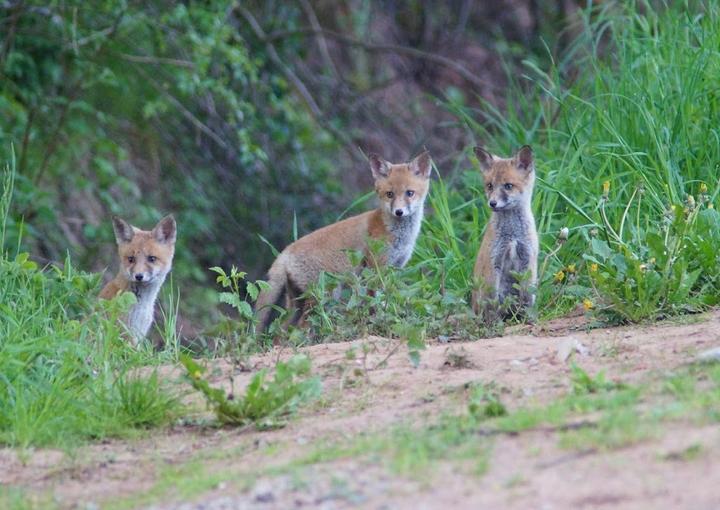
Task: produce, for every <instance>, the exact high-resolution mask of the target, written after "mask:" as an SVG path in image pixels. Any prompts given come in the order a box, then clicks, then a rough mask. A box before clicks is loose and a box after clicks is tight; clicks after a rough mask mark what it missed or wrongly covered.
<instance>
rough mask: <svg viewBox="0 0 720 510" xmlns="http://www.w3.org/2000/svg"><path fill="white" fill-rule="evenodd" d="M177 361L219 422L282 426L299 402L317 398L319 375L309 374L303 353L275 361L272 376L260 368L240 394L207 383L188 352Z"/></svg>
mask: <svg viewBox="0 0 720 510" xmlns="http://www.w3.org/2000/svg"><path fill="white" fill-rule="evenodd" d="M180 362H181V363H182V364H183V366H184V367H185V369H186V370H187V377H188V380H189V381H190V383H191V384H192V386H193V388H195V389H196V390H198V391H199V392H201V393H202V394H203V395H204V396H205V399H206V400H207V403H208V406H209V407H211V408H212V409H213V411H214V412H215V415H216V416H217V418H218V420H219V421H220V422H221V423H227V424H232V425H239V426H248V425H254V426H256V427H258V428H261V429H268V428H277V427H282V426H284V425H285V423H286V420H287V419H288V418H289V417H290V416H292V415H293V414H294V413H295V412H296V410H297V408H298V407H299V406H300V405H301V404H304V403H306V402H308V401H311V400H314V399H316V398H317V397H319V395H320V392H321V384H320V379H318V378H317V377H310V375H309V374H310V359H309V358H308V357H307V356H304V355H296V356H293V357H292V358H290V359H289V360H288V361H287V362H278V364H277V365H276V366H275V376H274V378H273V379H272V380H267V371H266V370H260V371H259V372H257V373H256V374H255V375H253V377H252V380H251V381H250V384H248V387H247V389H246V390H245V394H244V395H243V396H241V397H237V396H235V395H234V394H232V393H231V394H227V393H226V392H224V391H223V390H221V389H219V388H213V387H212V386H210V384H209V383H208V381H206V380H205V379H204V378H203V373H204V372H205V369H204V368H203V367H201V366H200V365H198V364H197V363H195V362H194V361H193V360H192V358H190V357H189V356H187V355H182V356H181V357H180Z"/></svg>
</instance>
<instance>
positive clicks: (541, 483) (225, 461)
mask: <svg viewBox="0 0 720 510" xmlns="http://www.w3.org/2000/svg"><path fill="white" fill-rule="evenodd" d="M688 320H689V321H691V322H688V323H686V324H677V323H675V324H661V325H653V326H643V327H622V328H613V329H597V330H592V331H589V332H584V331H571V330H569V329H568V328H566V329H565V330H564V331H563V330H562V328H560V330H558V328H557V326H558V325H557V324H554V325H553V328H544V329H545V331H543V330H542V329H538V330H537V331H529V330H526V331H525V332H524V334H514V335H508V336H505V337H502V338H493V339H486V340H477V341H468V342H452V343H441V342H438V341H432V342H430V344H429V345H428V348H427V349H426V350H425V351H423V353H422V356H421V362H420V366H419V367H418V368H413V367H412V365H411V364H410V362H409V359H408V356H407V353H406V351H405V350H404V349H405V348H404V346H403V347H401V348H399V349H397V350H396V351H395V352H394V353H393V349H394V348H395V347H396V345H395V344H394V343H393V341H390V340H386V339H382V338H368V339H364V340H359V341H356V342H353V343H338V344H327V345H320V346H314V347H312V348H308V349H307V350H306V351H307V352H308V353H309V354H310V356H311V357H312V360H313V366H314V370H315V371H316V372H317V373H318V374H320V375H321V376H322V379H323V388H324V393H323V398H322V400H321V401H320V402H319V403H316V404H313V405H312V406H310V407H308V408H305V409H304V410H303V411H302V412H301V413H300V416H299V417H298V418H297V419H295V420H293V421H292V422H291V423H290V424H289V425H288V426H287V427H286V428H284V429H280V430H275V431H266V432H258V431H248V430H245V431H240V430H237V429H232V428H219V429H218V428H210V427H199V426H196V425H177V426H176V427H174V428H173V429H172V430H170V431H166V432H164V433H153V434H152V435H150V436H149V437H145V438H141V439H135V440H126V441H111V442H106V443H102V444H95V445H90V446H86V447H83V448H81V449H80V450H79V451H75V452H73V454H72V455H68V454H66V453H63V452H60V451H50V450H37V451H31V452H23V453H18V452H16V451H13V450H8V449H5V450H0V465H2V470H0V484H2V485H3V486H6V487H8V486H9V487H14V488H18V490H21V491H22V492H23V493H24V494H25V495H26V496H28V497H30V498H31V500H33V501H35V502H36V503H37V504H38V506H42V507H44V506H46V505H47V506H52V505H56V506H59V507H61V508H94V507H100V508H146V507H152V508H158V509H160V508H161V509H175V508H183V509H220V508H228V509H229V508H253V509H255V508H257V509H274V508H278V509H285V508H324V509H333V508H378V509H380V508H412V509H413V510H417V509H420V508H455V509H464V508H473V509H475V508H511V509H514V508H517V509H527V508H543V509H564V508H688V509H703V508H707V509H711V508H720V461H718V459H720V429H719V428H718V426H717V424H716V423H715V424H713V423H699V422H697V421H694V420H687V421H685V420H683V419H682V418H681V419H676V420H673V421H671V422H667V423H663V424H662V426H661V427H659V428H658V429H656V430H653V431H652V433H650V434H647V435H644V436H642V437H641V438H640V439H638V440H637V441H633V442H631V443H630V444H629V445H628V446H624V447H620V448H607V449H606V448H603V447H598V446H597V445H595V446H592V447H587V448H583V447H576V448H567V447H561V446H562V445H561V444H560V441H559V437H560V433H561V431H560V430H559V429H558V428H553V427H549V426H548V427H533V428H530V429H529V430H527V431H524V432H519V433H507V434H506V433H500V434H497V435H493V436H492V437H487V438H483V437H480V436H478V441H484V442H485V443H483V444H487V445H488V446H487V448H486V449H485V450H484V451H485V452H486V453H485V457H484V458H482V459H480V458H476V459H473V458H464V459H458V460H457V461H454V460H452V459H443V460H434V459H432V458H431V459H423V456H422V452H413V454H412V455H409V456H406V457H405V458H398V457H397V456H395V457H393V459H388V458H386V457H385V456H384V455H383V452H382V451H380V452H378V451H375V452H373V453H372V454H367V455H366V454H363V451H362V443H359V442H358V441H359V439H358V438H359V437H361V436H360V434H364V435H363V436H362V437H364V438H366V440H368V439H367V438H368V437H370V438H372V437H382V436H383V434H385V435H387V434H392V433H393V432H392V431H393V430H397V429H398V427H399V426H401V425H402V426H404V427H409V429H411V428H412V427H423V426H424V427H427V426H429V425H431V424H432V423H434V422H435V421H436V420H438V419H439V417H440V416H441V415H443V414H451V415H458V414H462V413H464V412H466V409H467V391H466V388H467V385H468V384H471V383H483V384H492V386H493V387H495V388H497V389H498V391H499V392H500V394H501V397H502V401H503V403H504V404H505V405H506V406H507V407H508V409H509V410H510V411H511V412H512V411H513V410H514V409H518V408H521V407H527V406H530V407H532V406H542V405H544V404H547V403H548V402H551V401H553V400H554V399H557V398H559V397H561V396H562V395H565V394H567V393H568V389H569V388H568V385H569V382H568V381H569V371H570V366H569V363H568V360H566V359H563V358H565V357H566V355H567V354H568V353H569V352H570V351H572V352H573V354H572V358H573V360H574V361H575V362H576V363H577V364H578V365H580V366H582V367H583V369H585V370H586V371H587V372H588V373H591V374H595V373H597V372H598V371H600V370H603V371H605V372H606V374H607V375H608V378H609V379H613V380H620V381H623V382H625V383H628V384H635V383H639V382H641V381H645V380H648V378H652V377H655V376H658V375H662V374H664V373H667V372H669V371H672V370H675V369H677V368H678V367H682V366H684V365H686V364H688V363H690V362H692V361H693V360H694V359H695V357H696V355H697V353H698V352H699V351H702V350H705V349H709V348H712V347H716V346H720V312H718V311H715V312H712V313H710V314H707V315H704V316H702V317H691V318H690V319H688ZM548 330H552V331H553V332H554V333H555V334H559V336H547V335H548V333H547V331H548ZM353 346H354V347H355V352H356V356H355V359H348V356H347V353H348V350H349V349H351V348H352V347H353ZM363 346H364V348H365V350H369V351H370V352H369V353H368V354H367V356H363V355H362V354H361V353H362V352H363ZM288 355H290V353H289V352H274V353H270V354H267V355H264V356H258V357H255V358H253V359H252V360H251V363H252V365H253V366H254V367H263V366H267V367H270V366H272V365H273V364H274V362H275V361H276V360H277V359H278V358H279V357H285V356H288ZM386 358H387V359H386ZM385 359H386V362H385V363H382V361H383V360H385ZM214 366H215V367H216V370H215V372H214V374H215V375H214V376H213V380H214V382H215V383H217V384H228V376H229V375H231V374H232V375H233V377H234V386H235V390H236V391H237V390H239V389H240V388H241V387H242V385H244V384H246V383H247V381H248V380H249V377H250V374H249V373H248V372H240V371H239V369H238V368H237V367H235V366H233V365H232V364H231V363H229V362H217V363H215V364H214ZM178 375H179V374H178V373H177V372H176V371H175V370H170V369H168V377H177V376H178ZM191 398H194V397H191ZM643 404H647V405H650V404H652V402H647V403H643ZM409 429H408V430H409ZM630 432H631V433H632V431H630ZM373 434H375V436H373ZM403 437H405V439H398V440H399V441H400V440H404V441H408V442H409V443H410V444H412V438H408V437H406V436H403ZM370 440H372V439H370ZM333 445H340V446H338V448H336V449H333V447H332V446H333ZM342 445H345V450H342V448H343V446H342ZM353 445H355V448H353ZM358 445H360V446H358ZM403 461H406V462H405V463H403ZM413 463H417V470H416V469H415V467H414V466H415V464H413Z"/></svg>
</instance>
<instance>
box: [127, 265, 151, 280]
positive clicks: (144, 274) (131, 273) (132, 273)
mask: <svg viewBox="0 0 720 510" xmlns="http://www.w3.org/2000/svg"><path fill="white" fill-rule="evenodd" d="M127 275H128V279H129V280H130V281H134V282H137V283H147V282H150V281H152V280H153V278H154V276H155V275H154V272H153V271H152V270H151V271H136V270H135V269H134V268H128V270H127Z"/></svg>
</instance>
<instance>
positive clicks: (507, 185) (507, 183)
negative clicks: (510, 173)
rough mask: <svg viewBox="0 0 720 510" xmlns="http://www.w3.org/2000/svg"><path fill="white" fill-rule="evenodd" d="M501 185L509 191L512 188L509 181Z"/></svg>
mask: <svg viewBox="0 0 720 510" xmlns="http://www.w3.org/2000/svg"><path fill="white" fill-rule="evenodd" d="M503 187H504V188H505V189H506V190H508V191H510V190H511V189H513V185H512V183H511V182H506V183H505V186H503Z"/></svg>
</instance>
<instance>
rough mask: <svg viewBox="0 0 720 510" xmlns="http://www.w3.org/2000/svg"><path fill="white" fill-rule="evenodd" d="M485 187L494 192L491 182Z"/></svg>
mask: <svg viewBox="0 0 720 510" xmlns="http://www.w3.org/2000/svg"><path fill="white" fill-rule="evenodd" d="M485 187H486V188H487V190H488V191H492V190H493V185H492V183H491V182H488V183H487V185H485Z"/></svg>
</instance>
